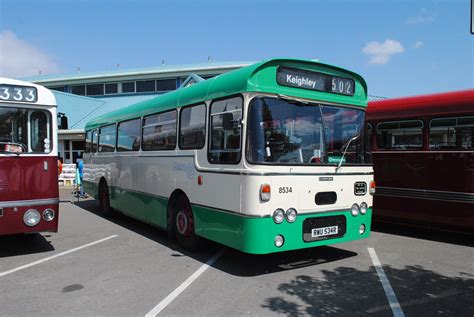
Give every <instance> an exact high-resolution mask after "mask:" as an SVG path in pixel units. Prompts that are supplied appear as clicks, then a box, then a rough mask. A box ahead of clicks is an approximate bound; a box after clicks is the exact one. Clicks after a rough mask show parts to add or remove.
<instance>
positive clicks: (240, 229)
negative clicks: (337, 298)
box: [84, 59, 375, 254]
mask: <svg viewBox="0 0 474 317" xmlns="http://www.w3.org/2000/svg"><path fill="white" fill-rule="evenodd" d="M366 106H367V86H366V83H365V81H364V79H363V78H362V77H361V76H359V75H357V74H355V73H353V72H350V71H347V70H345V69H342V68H339V67H335V66H331V65H327V64H322V63H319V62H314V61H308V60H295V59H272V60H267V61H263V62H260V63H257V64H254V65H251V66H247V67H244V68H241V69H239V70H235V71H232V72H229V73H225V74H222V75H219V76H217V77H214V78H211V79H208V80H205V81H202V82H199V83H196V84H194V85H191V86H189V87H186V88H180V89H177V90H176V91H173V92H169V93H166V94H163V95H162V96H159V97H156V98H154V99H151V100H148V101H144V102H140V103H137V104H134V105H131V106H128V107H126V108H123V109H120V110H117V111H114V112H110V113H108V114H107V115H104V116H101V117H98V118H96V119H94V120H92V121H90V122H88V123H87V125H86V128H85V130H86V149H85V153H84V162H85V165H84V166H85V167H84V185H85V189H86V191H87V192H88V193H89V194H90V195H92V196H94V197H95V198H97V199H99V203H100V209H101V211H102V212H103V213H104V215H105V216H108V215H110V214H111V213H112V212H120V213H123V214H125V215H128V216H130V217H133V218H136V219H139V220H141V221H144V222H146V223H149V224H151V225H153V226H156V227H159V228H162V229H165V230H167V231H168V232H169V234H170V236H171V237H176V239H177V240H178V242H179V243H180V244H181V245H182V246H183V247H185V248H188V249H191V250H193V249H196V248H197V247H198V246H199V245H200V242H202V238H205V239H209V240H212V241H216V242H218V243H221V244H224V245H226V246H229V247H232V248H235V249H238V250H241V251H243V252H247V253H253V254H266V253H273V252H279V251H287V250H295V249H301V248H309V247H315V246H321V245H330V244H335V243H341V242H347V241H352V240H357V239H363V238H367V237H369V234H370V226H371V217H372V195H373V192H374V191H375V183H374V182H373V169H372V165H371V164H369V163H368V156H367V155H366V144H365V143H366V142H365V132H364V131H365V128H364V124H365V108H366Z"/></svg>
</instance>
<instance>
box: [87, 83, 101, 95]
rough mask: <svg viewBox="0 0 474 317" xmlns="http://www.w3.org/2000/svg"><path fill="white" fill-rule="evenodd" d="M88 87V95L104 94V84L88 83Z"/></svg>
mask: <svg viewBox="0 0 474 317" xmlns="http://www.w3.org/2000/svg"><path fill="white" fill-rule="evenodd" d="M86 89H87V95H88V96H98V95H103V94H104V84H93V85H87V86H86Z"/></svg>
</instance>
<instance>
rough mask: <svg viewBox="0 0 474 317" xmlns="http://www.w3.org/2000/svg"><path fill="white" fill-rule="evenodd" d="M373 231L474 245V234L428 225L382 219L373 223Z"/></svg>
mask: <svg viewBox="0 0 474 317" xmlns="http://www.w3.org/2000/svg"><path fill="white" fill-rule="evenodd" d="M372 231H376V232H381V233H387V234H392V235H398V236H405V237H410V238H415V239H422V240H429V241H435V242H443V243H449V244H456V245H462V246H466V247H474V234H468V233H461V232H452V231H441V230H437V229H433V228H427V227H416V226H412V225H409V224H398V223H388V222H380V221H374V222H373V223H372Z"/></svg>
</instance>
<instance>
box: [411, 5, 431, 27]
mask: <svg viewBox="0 0 474 317" xmlns="http://www.w3.org/2000/svg"><path fill="white" fill-rule="evenodd" d="M435 20H436V15H435V14H433V13H430V12H429V11H428V10H427V9H426V8H423V9H421V10H420V13H419V14H418V15H416V16H414V17H409V18H408V19H407V20H406V21H405V22H406V24H422V23H431V22H434V21H435Z"/></svg>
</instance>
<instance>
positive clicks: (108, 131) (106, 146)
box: [99, 124, 116, 152]
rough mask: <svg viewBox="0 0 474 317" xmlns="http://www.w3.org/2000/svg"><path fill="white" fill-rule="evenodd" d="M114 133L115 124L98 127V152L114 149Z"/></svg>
mask: <svg viewBox="0 0 474 317" xmlns="http://www.w3.org/2000/svg"><path fill="white" fill-rule="evenodd" d="M115 133H116V129H115V124H110V125H107V126H105V127H101V128H100V129H99V152H113V151H115V138H116V134H115Z"/></svg>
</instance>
